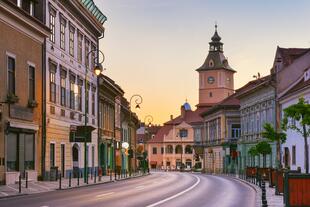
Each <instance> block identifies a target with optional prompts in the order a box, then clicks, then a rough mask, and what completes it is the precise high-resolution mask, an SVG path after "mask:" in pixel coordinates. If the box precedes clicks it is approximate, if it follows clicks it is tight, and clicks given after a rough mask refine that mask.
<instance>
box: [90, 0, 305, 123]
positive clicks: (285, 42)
mask: <svg viewBox="0 0 310 207" xmlns="http://www.w3.org/2000/svg"><path fill="white" fill-rule="evenodd" d="M95 2H96V4H97V5H98V7H99V8H100V9H101V10H102V11H103V13H104V14H105V15H106V16H107V18H108V20H107V22H106V23H105V28H106V33H105V38H104V39H103V40H102V41H101V42H100V49H101V50H102V51H103V52H104V54H105V57H106V60H105V62H104V67H106V68H107V70H106V71H104V73H105V74H106V75H108V76H109V77H111V78H112V79H114V80H115V81H116V82H117V83H118V84H119V85H120V86H121V87H122V88H123V89H124V91H125V92H126V93H125V96H126V97H127V98H128V99H130V97H131V95H133V94H136V93H137V94H140V95H141V96H143V103H142V104H141V110H140V111H139V112H138V115H139V117H140V119H141V120H142V121H144V117H145V116H146V115H152V116H153V117H154V123H156V124H162V123H164V122H165V121H167V120H169V117H170V114H173V115H174V116H175V117H176V116H177V115H178V114H179V112H180V106H181V104H183V103H184V102H185V99H188V102H189V103H190V104H191V105H192V108H195V107H194V106H195V105H196V104H197V101H198V73H197V72H196V71H195V69H197V68H198V67H199V66H201V65H202V64H203V62H204V60H205V58H206V56H207V54H208V43H209V41H210V38H211V36H212V35H213V33H214V23H215V21H217V23H218V25H219V26H218V32H219V35H220V36H221V37H222V42H223V43H224V54H225V56H226V57H228V60H229V64H230V65H231V66H232V67H233V68H234V69H235V70H236V71H237V73H236V75H235V89H237V88H239V87H241V86H242V85H244V84H245V83H247V82H248V81H250V80H252V79H253V78H252V76H253V75H254V74H257V72H260V73H261V74H262V75H267V74H268V73H269V70H270V68H271V66H272V61H273V58H274V54H275V50H276V47H277V45H280V46H281V47H310V35H309V34H310V27H309V24H308V23H307V22H308V20H309V19H310V13H309V12H308V11H307V8H310V1H306V0H304V1H298V4H297V3H295V2H292V1H289V0H274V1H267V0H262V1H256V2H255V3H253V1H251V2H250V1H246V0H236V1H231V0H227V1H220V2H219V1H216V0H210V1H209V0H208V1H207V0H206V1H202V0H191V1H187V0H169V1H168V0H156V1H153V0H95ZM288 14H289V15H288Z"/></svg>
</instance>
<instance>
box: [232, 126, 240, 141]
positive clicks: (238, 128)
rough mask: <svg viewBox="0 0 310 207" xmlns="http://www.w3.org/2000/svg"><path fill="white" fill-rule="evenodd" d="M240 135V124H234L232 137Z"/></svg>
mask: <svg viewBox="0 0 310 207" xmlns="http://www.w3.org/2000/svg"><path fill="white" fill-rule="evenodd" d="M239 137H240V124H232V125H231V138H239Z"/></svg>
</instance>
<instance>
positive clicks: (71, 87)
mask: <svg viewBox="0 0 310 207" xmlns="http://www.w3.org/2000/svg"><path fill="white" fill-rule="evenodd" d="M74 86H75V84H74V82H73V81H70V109H75V103H74Z"/></svg>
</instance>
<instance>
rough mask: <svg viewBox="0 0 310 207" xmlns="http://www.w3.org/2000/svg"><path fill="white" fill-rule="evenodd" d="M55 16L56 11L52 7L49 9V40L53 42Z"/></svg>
mask: <svg viewBox="0 0 310 207" xmlns="http://www.w3.org/2000/svg"><path fill="white" fill-rule="evenodd" d="M55 17H56V11H55V10H53V9H50V30H51V34H50V41H51V42H53V43H55Z"/></svg>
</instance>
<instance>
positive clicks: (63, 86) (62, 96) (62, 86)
mask: <svg viewBox="0 0 310 207" xmlns="http://www.w3.org/2000/svg"><path fill="white" fill-rule="evenodd" d="M60 104H61V105H62V106H66V78H65V77H63V76H62V77H61V78H60Z"/></svg>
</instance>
